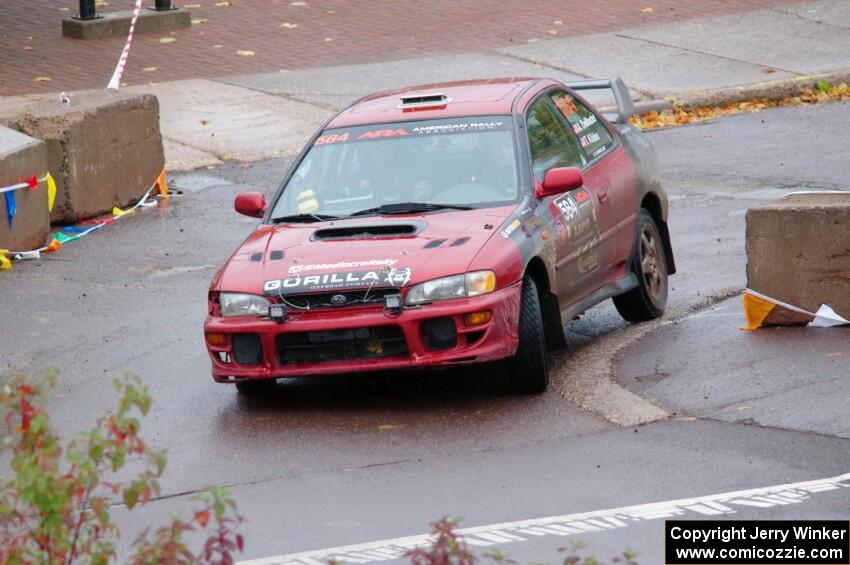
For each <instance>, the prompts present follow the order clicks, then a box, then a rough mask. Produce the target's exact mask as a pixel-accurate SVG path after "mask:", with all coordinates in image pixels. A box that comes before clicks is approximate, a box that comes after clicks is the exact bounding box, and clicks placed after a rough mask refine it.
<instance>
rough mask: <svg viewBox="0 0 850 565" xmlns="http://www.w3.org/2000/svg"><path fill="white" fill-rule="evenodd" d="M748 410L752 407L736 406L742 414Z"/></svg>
mask: <svg viewBox="0 0 850 565" xmlns="http://www.w3.org/2000/svg"><path fill="white" fill-rule="evenodd" d="M750 408H752V406H747V405H746V404H742V405H741V406H738V410H739V411H740V412H743V411H745V410H749V409H750Z"/></svg>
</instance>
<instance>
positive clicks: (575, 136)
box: [204, 78, 675, 393]
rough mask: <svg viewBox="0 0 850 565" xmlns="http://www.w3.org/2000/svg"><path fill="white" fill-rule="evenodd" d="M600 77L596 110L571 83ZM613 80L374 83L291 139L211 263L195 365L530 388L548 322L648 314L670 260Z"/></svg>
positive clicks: (245, 199) (660, 301)
mask: <svg viewBox="0 0 850 565" xmlns="http://www.w3.org/2000/svg"><path fill="white" fill-rule="evenodd" d="M589 89H607V90H610V92H609V95H610V94H613V100H614V103H615V104H616V105H615V106H614V105H612V106H611V107H610V108H607V109H606V108H602V109H601V110H597V109H595V108H594V107H592V106H591V105H590V104H588V102H587V101H586V100H585V99H584V98H582V97H581V96H579V95H578V94H577V93H576V92H577V91H582V90H589ZM633 108H634V107H633V104H632V100H631V97H630V95H629V93H628V90H627V89H626V87H625V85H624V84H623V82H622V80H620V79H619V78H613V79H604V80H587V81H580V82H575V83H568V84H562V83H560V82H557V81H555V80H551V79H537V78H508V79H494V80H479V81H467V82H458V83H447V84H436V85H427V86H420V87H413V88H408V89H403V90H397V91H392V92H383V93H379V94H373V95H370V96H367V97H365V98H362V99H361V100H359V101H357V102H355V103H354V104H352V105H351V106H349V107H348V108H346V109H345V110H343V111H342V112H340V113H339V114H337V115H336V116H335V117H334V118H332V119H331V120H330V121H329V122H328V123H327V124H326V125H325V126H324V127H323V128H322V129H321V130H320V131H319V132H318V133H317V134H316V135H315V136H314V137H313V139H312V140H311V141H310V142H309V144H308V145H307V147H306V148H305V149H304V151H303V152H302V153H301V155H300V156H299V157H298V158H297V159H296V161H295V162H294V164H293V166H292V168H291V170H290V172H289V173H288V175H287V177H286V179H285V180H284V182H283V184H282V185H281V187H280V189H279V190H278V191H277V194H276V195H275V196H274V198H273V199H272V202H271V203H270V204H267V203H266V201H265V198H264V197H263V195H262V194H261V193H258V192H254V193H243V194H240V195H238V196H237V198H236V202H235V208H236V210H237V211H238V212H240V213H242V214H245V215H247V216H252V217H257V218H262V223H261V224H260V225H259V226H258V227H257V229H256V231H254V232H253V233H252V234H251V235H250V236H249V237H248V238H247V239H246V240H245V242H244V243H243V244H242V245H241V246H240V247H239V248H238V249H237V250H236V252H235V253H234V254H233V255H232V256H231V257H230V259H229V260H228V262H227V263H226V264H225V265H224V267H223V268H222V269H221V270H220V271H219V272H218V273H217V274H216V276H215V278H214V280H213V281H212V284H211V286H210V290H209V315H208V316H207V319H206V322H205V324H204V331H205V336H206V344H207V348H208V350H209V354H210V357H211V359H212V374H213V378H214V379H215V380H216V381H218V382H222V383H235V384H236V387H237V388H238V389H239V391H241V392H256V391H259V390H262V388H263V387H265V386H267V385H269V384H271V383H273V382H274V381H275V379H277V378H280V377H306V376H312V375H319V374H325V373H346V372H356V371H372V370H378V369H408V368H414V367H446V366H451V365H461V364H471V363H484V362H493V361H500V362H502V363H503V364H504V365H505V366H506V367H507V369H508V371H509V374H510V380H511V383H512V385H513V387H514V388H515V389H516V390H517V391H520V392H529V393H534V392H540V391H543V390H544V389H545V388H546V386H547V383H548V379H549V376H548V369H547V365H546V351H547V350H552V349H556V348H559V347H563V346H564V331H563V325H564V324H566V323H568V322H569V321H570V320H572V319H574V318H575V317H576V316H577V315H578V314H580V313H581V312H583V311H585V310H587V309H588V308H590V307H592V306H594V305H596V304H598V303H599V302H602V301H603V300H606V299H609V298H613V300H614V304H615V306H616V308H617V310H618V311H619V312H620V314H621V315H622V316H623V317H624V318H625V319H626V320H629V321H641V320H648V319H651V318H655V317H658V316H660V315H661V314H662V313H663V311H664V308H665V305H666V302H667V276H668V275H669V274H672V273H674V272H675V266H674V262H673V253H672V249H671V246H670V238H669V235H668V230H667V223H666V222H667V196H666V194H665V192H664V190H663V189H662V187H661V184H660V181H659V176H658V171H657V160H656V156H655V152H654V150H653V148H652V146H651V144H650V143H649V142H648V141H647V140H646V139H645V138H644V137H643V136H642V135H641V133H640V132H639V131H638V130H637V129H635V128H634V127H632V126H631V125H629V124H628V123H627V119H628V117H629V116H630V115H631V114H632V112H633Z"/></svg>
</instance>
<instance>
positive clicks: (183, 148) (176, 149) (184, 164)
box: [162, 137, 221, 172]
mask: <svg viewBox="0 0 850 565" xmlns="http://www.w3.org/2000/svg"><path fill="white" fill-rule="evenodd" d="M162 146H163V148H164V149H165V168H166V169H167V170H168V171H175V172H176V171H191V170H192V169H198V168H200V167H209V166H212V165H220V164H221V160H220V159H219V158H218V157H216V156H215V155H212V154H210V153H207V152H205V151H201V150H200V149H195V148H194V147H189V146H188V145H184V144H183V143H180V142H179V141H175V140H173V139H168V138H167V137H165V138H163V140H162Z"/></svg>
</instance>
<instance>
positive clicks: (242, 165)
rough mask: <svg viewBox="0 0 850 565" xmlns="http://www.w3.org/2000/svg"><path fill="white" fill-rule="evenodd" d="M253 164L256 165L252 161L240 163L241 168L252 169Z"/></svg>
mask: <svg viewBox="0 0 850 565" xmlns="http://www.w3.org/2000/svg"><path fill="white" fill-rule="evenodd" d="M253 166H254V165H253V164H251V163H242V164H240V165H239V168H240V169H250V168H251V167H253Z"/></svg>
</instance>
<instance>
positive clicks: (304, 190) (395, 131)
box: [272, 116, 518, 220]
mask: <svg viewBox="0 0 850 565" xmlns="http://www.w3.org/2000/svg"><path fill="white" fill-rule="evenodd" d="M517 198H518V183H517V172H516V159H515V155H514V144H513V135H512V132H511V118H510V117H509V116H485V117H475V118H456V119H447V120H426V121H418V122H405V123H396V124H378V125H369V126H359V127H352V128H340V129H331V130H325V131H324V132H322V135H321V136H319V137H318V138H316V140H315V142H314V143H313V147H311V148H310V150H309V152H308V153H307V155H306V156H305V157H304V159H303V160H302V161H301V163H300V164H299V165H298V169H297V170H296V171H295V173H294V174H293V175H292V177H291V178H290V179H289V182H288V183H287V185H286V187H285V188H284V191H283V194H282V195H281V196H280V198H279V199H278V201H277V202H276V203H275V207H274V210H273V211H272V219H275V218H289V219H292V218H296V217H300V218H302V219H303V218H311V219H313V220H320V219H327V218H329V217H345V216H350V215H352V214H356V213H357V212H360V213H361V214H360V215H369V214H378V213H384V212H385V210H387V209H394V210H395V211H396V213H398V212H406V211H408V210H409V211H416V212H429V211H436V210H440V209H443V208H451V207H458V208H470V207H472V208H483V207H488V206H499V205H504V204H506V203H510V202H514V201H516V200H517Z"/></svg>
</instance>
